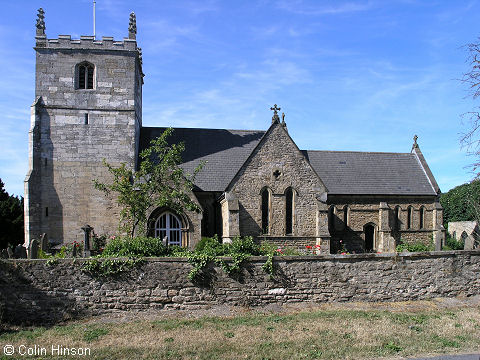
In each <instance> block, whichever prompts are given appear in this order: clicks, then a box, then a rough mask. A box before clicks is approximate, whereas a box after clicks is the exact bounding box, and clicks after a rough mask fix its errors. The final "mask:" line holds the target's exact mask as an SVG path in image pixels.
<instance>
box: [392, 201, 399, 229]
mask: <svg viewBox="0 0 480 360" xmlns="http://www.w3.org/2000/svg"><path fill="white" fill-rule="evenodd" d="M400 210H401V209H400V206H395V214H394V219H393V221H394V230H397V231H399V230H400V225H401V221H400Z"/></svg>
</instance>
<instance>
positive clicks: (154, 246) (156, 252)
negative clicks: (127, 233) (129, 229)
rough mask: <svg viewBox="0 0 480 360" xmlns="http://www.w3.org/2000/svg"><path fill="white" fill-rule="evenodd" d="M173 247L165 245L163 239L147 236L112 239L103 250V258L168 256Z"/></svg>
mask: <svg viewBox="0 0 480 360" xmlns="http://www.w3.org/2000/svg"><path fill="white" fill-rule="evenodd" d="M172 251H173V249H172V247H168V246H166V245H164V244H163V242H162V239H160V238H152V237H147V236H137V237H134V238H131V237H116V238H114V239H111V240H110V241H109V242H108V244H107V245H106V246H105V249H104V250H103V253H102V256H103V257H112V256H125V257H138V256H145V257H151V256H168V255H169V254H170V253H171V252H172Z"/></svg>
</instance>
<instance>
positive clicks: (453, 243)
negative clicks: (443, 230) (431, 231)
mask: <svg viewBox="0 0 480 360" xmlns="http://www.w3.org/2000/svg"><path fill="white" fill-rule="evenodd" d="M464 246H465V244H464V243H463V241H459V240H457V239H455V238H453V237H451V236H450V234H447V237H446V238H445V246H444V247H443V250H463V248H464Z"/></svg>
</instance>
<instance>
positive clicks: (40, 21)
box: [35, 8, 46, 36]
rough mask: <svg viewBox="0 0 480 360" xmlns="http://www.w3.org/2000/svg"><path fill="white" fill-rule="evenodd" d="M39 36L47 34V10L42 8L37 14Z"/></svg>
mask: <svg viewBox="0 0 480 360" xmlns="http://www.w3.org/2000/svg"><path fill="white" fill-rule="evenodd" d="M35 26H36V28H37V36H45V28H46V27H45V11H43V9H42V8H40V9H38V14H37V23H36V25H35Z"/></svg>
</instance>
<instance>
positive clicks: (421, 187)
mask: <svg viewBox="0 0 480 360" xmlns="http://www.w3.org/2000/svg"><path fill="white" fill-rule="evenodd" d="M302 152H303V153H304V155H305V156H306V158H307V159H308V160H309V161H310V164H311V165H312V167H313V168H314V169H315V171H316V173H317V174H318V176H319V177H320V178H321V179H322V181H323V182H324V184H325V185H326V187H327V189H328V192H329V194H349V195H367V194H370V195H436V192H435V191H434V189H433V187H432V185H431V184H430V182H429V180H428V178H427V176H426V174H425V172H424V170H423V168H422V166H421V165H420V163H419V161H418V160H417V157H416V156H415V154H413V153H375V152H355V151H314V150H306V151H305V150H303V151H302Z"/></svg>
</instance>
